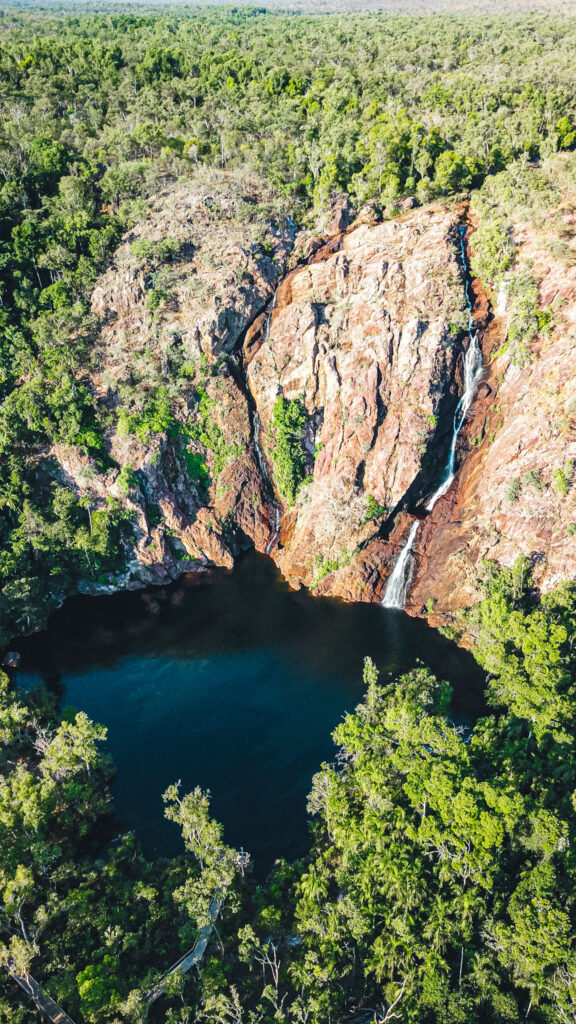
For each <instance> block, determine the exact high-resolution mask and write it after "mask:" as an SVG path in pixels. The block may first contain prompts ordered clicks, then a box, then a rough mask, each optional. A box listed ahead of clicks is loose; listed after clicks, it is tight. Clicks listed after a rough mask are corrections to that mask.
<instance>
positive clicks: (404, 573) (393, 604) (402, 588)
mask: <svg viewBox="0 0 576 1024" xmlns="http://www.w3.org/2000/svg"><path fill="white" fill-rule="evenodd" d="M465 233H466V228H465V226H464V225H462V226H461V227H460V251H461V253H462V264H463V266H464V270H465V271H467V264H466V245H465V242H464V235H465ZM465 293H466V305H467V306H468V337H469V341H470V343H469V345H468V348H467V350H466V355H465V356H464V384H463V391H462V397H461V399H460V401H459V402H458V405H457V406H456V411H455V413H454V423H453V426H452V440H451V442H450V451H449V453H448V460H447V462H446V466H445V468H444V472H443V474H442V479H441V481H440V484H439V485H438V487H437V488H436V490H435V491H434V494H433V495H432V497H431V498H430V499H429V501H428V503H427V505H426V511H427V512H431V511H432V509H433V508H434V505H435V504H436V502H437V501H438V499H439V498H441V497H442V496H443V495H444V494H446V492H447V490H448V489H449V487H450V485H451V483H452V481H453V479H454V475H455V472H456V444H457V442H458V435H459V433H460V431H461V430H462V427H463V426H464V423H465V421H466V417H467V415H468V413H469V412H470V408H471V406H472V402H473V401H474V396H475V394H476V387H477V384H478V380H479V378H480V374H481V373H482V350H481V348H480V343H479V341H478V332H477V331H475V330H474V329H473V328H474V317H473V316H472V305H473V304H472V299H471V297H470V283H469V281H468V277H466V287H465ZM419 525H420V521H419V520H418V519H415V520H414V522H413V523H412V526H411V527H410V532H409V534H408V537H407V539H406V543H405V544H404V547H403V548H402V550H401V551H400V554H399V555H398V558H397V560H396V564H395V566H394V569H393V570H392V573H391V574H390V577H389V579H388V583H387V584H386V590H385V593H384V598H383V600H382V604H383V605H384V607H385V608H403V607H404V605H405V604H406V597H407V594H408V588H409V586H410V582H411V577H412V569H413V559H412V548H413V547H414V541H415V540H416V534H417V533H418V527H419Z"/></svg>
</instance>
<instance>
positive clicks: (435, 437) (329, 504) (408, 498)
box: [245, 209, 464, 599]
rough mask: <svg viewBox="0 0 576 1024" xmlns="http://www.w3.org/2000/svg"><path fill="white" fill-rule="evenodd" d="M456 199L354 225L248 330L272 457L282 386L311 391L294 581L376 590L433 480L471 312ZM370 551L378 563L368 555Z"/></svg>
mask: <svg viewBox="0 0 576 1024" xmlns="http://www.w3.org/2000/svg"><path fill="white" fill-rule="evenodd" d="M458 217H459V211H458V210H453V211H447V210H445V209H427V210H416V211H413V212H411V213H409V214H406V215H404V216H403V217H401V218H399V219H397V220H391V221H388V222H386V223H382V224H374V223H372V224H361V225H359V226H352V228H350V229H349V230H348V231H347V232H346V233H345V234H343V235H342V236H341V237H340V238H339V239H337V240H336V243H335V241H334V240H333V241H332V243H331V244H330V245H329V246H327V247H326V248H325V250H324V251H322V250H320V251H319V252H317V253H316V254H315V257H314V260H313V262H310V263H308V264H307V265H306V266H303V267H300V268H298V269H296V270H294V271H293V272H292V273H291V274H289V275H288V276H287V277H286V278H285V280H284V281H283V282H282V284H281V286H280V288H279V289H278V292H277V295H276V302H275V306H274V309H273V311H272V313H271V316H269V317H268V318H267V319H266V321H265V322H264V323H263V324H257V325H255V327H254V329H253V330H252V331H250V332H249V333H248V336H247V339H246V344H245V350H246V362H247V364H248V383H249V386H250V390H251V392H252V395H253V396H254V399H255V402H256V406H257V409H258V412H259V416H260V421H261V424H262V434H261V446H262V448H263V450H264V451H265V453H267V454H268V456H269V457H270V460H271V462H272V461H273V453H274V445H275V430H274V416H273V413H274V406H275V402H276V400H277V397H278V395H282V396H283V398H284V399H287V400H288V401H290V400H296V399H299V400H301V401H302V402H303V404H304V406H305V409H306V413H307V425H306V428H305V443H306V446H307V450H308V478H307V480H306V482H305V484H303V486H302V487H301V488H300V491H299V493H298V496H297V499H296V501H295V503H294V505H293V506H291V507H289V506H288V505H287V503H286V502H284V503H283V507H282V511H283V520H282V530H281V533H280V537H279V543H278V545H277V547H276V548H275V550H274V557H275V559H276V561H277V563H278V565H279V567H280V568H281V570H282V572H283V573H284V575H285V576H286V577H287V578H288V579H289V580H290V582H291V583H292V584H293V585H299V584H301V583H302V584H304V585H306V586H318V587H319V588H320V589H321V590H322V592H329V593H332V594H338V595H340V596H345V597H347V598H351V599H362V598H364V599H366V598H369V597H371V596H373V594H374V593H375V591H376V590H377V588H378V586H379V583H380V580H381V578H382V574H383V572H385V570H386V566H387V564H388V562H389V560H390V557H391V552H393V550H394V547H393V545H392V546H391V545H390V544H389V543H387V541H386V539H385V536H386V533H387V532H388V530H389V528H390V527H391V526H392V523H393V518H392V517H393V516H394V514H395V513H396V512H397V510H398V509H399V508H400V507H402V506H404V505H406V504H410V503H416V502H417V501H418V499H419V498H421V497H422V496H423V495H424V494H425V493H426V491H427V490H429V489H430V488H431V487H432V486H433V484H434V481H435V472H436V469H435V463H436V453H437V452H438V450H441V449H442V447H443V445H444V443H445V428H446V423H447V421H448V419H449V417H450V415H451V413H452V412H453V408H454V404H455V401H456V395H457V379H456V369H457V365H458V359H459V354H460V352H461V343H462V325H463V323H464V293H463V268H462V265H461V260H460V257H459V244H458ZM368 559H370V567H369V568H368Z"/></svg>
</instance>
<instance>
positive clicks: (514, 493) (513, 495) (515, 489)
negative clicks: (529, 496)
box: [506, 476, 522, 503]
mask: <svg viewBox="0 0 576 1024" xmlns="http://www.w3.org/2000/svg"><path fill="white" fill-rule="evenodd" d="M521 488H522V483H521V481H520V477H519V476H517V477H514V479H513V480H511V481H510V483H509V484H508V488H507V491H506V498H507V499H508V501H509V502H511V503H512V502H514V501H516V499H517V498H518V495H519V494H520V490H521Z"/></svg>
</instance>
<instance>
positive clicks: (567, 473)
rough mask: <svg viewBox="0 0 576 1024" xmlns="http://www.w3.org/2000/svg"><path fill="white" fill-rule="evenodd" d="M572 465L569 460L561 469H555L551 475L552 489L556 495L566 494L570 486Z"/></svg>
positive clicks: (572, 471)
mask: <svg viewBox="0 0 576 1024" xmlns="http://www.w3.org/2000/svg"><path fill="white" fill-rule="evenodd" d="M573 473H574V463H573V462H572V460H571V459H569V460H568V461H567V462H565V463H564V466H563V467H562V468H561V469H555V470H554V472H553V473H552V487H553V488H554V490H555V491H556V493H557V494H568V491H569V490H570V487H571V485H572V475H573Z"/></svg>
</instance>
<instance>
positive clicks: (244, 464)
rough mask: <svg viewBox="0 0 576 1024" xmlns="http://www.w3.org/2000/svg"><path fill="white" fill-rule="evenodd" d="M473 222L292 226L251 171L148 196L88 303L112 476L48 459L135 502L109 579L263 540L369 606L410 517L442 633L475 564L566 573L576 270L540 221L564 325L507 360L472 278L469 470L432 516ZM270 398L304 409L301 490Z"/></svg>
mask: <svg viewBox="0 0 576 1024" xmlns="http://www.w3.org/2000/svg"><path fill="white" fill-rule="evenodd" d="M562 209H563V213H562V216H563V217H564V218H565V219H566V220H567V222H568V221H569V220H570V217H573V216H574V215H573V212H572V211H573V207H572V206H570V203H569V202H568V200H566V201H565V203H564V206H563V208H562ZM397 213H398V211H397ZM465 216H468V210H467V207H465V206H464V205H463V204H455V205H453V206H452V207H451V208H447V207H445V206H442V205H440V204H436V205H432V206H430V207H428V208H420V209H410V210H405V211H400V215H399V216H398V215H396V216H395V217H394V218H393V219H391V218H384V219H382V218H381V217H380V218H379V217H378V216H376V214H375V213H374V212H373V211H371V210H369V209H366V210H364V211H363V212H362V215H361V216H360V217H359V218H358V219H357V220H356V221H355V222H354V223H352V224H348V220H349V217H347V215H346V211H345V210H344V211H343V210H340V211H339V212H337V215H336V216H334V217H333V218H332V221H331V222H330V223H329V224H328V226H327V227H325V228H324V231H323V232H318V231H317V232H316V233H315V232H313V231H309V232H308V233H306V234H304V233H301V234H300V235H299V236H298V237H297V236H296V232H295V229H294V225H293V224H292V222H291V221H290V220H289V218H288V219H287V218H286V217H285V216H284V217H283V218H278V223H277V224H276V225H275V224H274V217H273V211H272V210H271V208H270V206H266V204H265V202H264V199H263V197H262V196H260V195H258V194H257V193H256V192H255V190H254V188H252V186H251V185H250V183H249V182H245V181H242V182H238V181H235V182H231V181H228V180H225V177H224V176H221V177H219V178H216V179H215V180H214V181H213V182H211V183H210V185H208V186H206V187H205V188H203V189H201V190H199V189H197V188H192V187H191V186H190V185H187V184H182V185H180V186H179V187H177V188H176V189H174V190H172V191H170V192H166V193H165V194H162V195H160V196H158V198H157V199H156V200H155V202H154V203H153V204H152V205H151V208H150V210H149V213H148V216H147V218H146V219H145V220H144V221H143V223H142V224H141V225H139V226H137V227H135V228H134V229H133V231H132V232H131V233H130V234H129V235H128V236H127V237H126V239H125V240H124V242H123V244H122V245H121V246H120V248H119V249H118V251H117V253H116V257H115V261H114V265H113V266H112V267H110V269H109V271H108V272H107V273H106V274H105V275H104V276H103V278H102V279H101V280H100V281H99V282H98V285H97V287H96V289H95V291H94V295H93V311H94V314H95V316H96V317H97V318H98V332H97V338H96V344H95V354H94V371H93V375H92V383H93V389H94V393H95V395H96V397H97V399H98V402H99V404H100V406H101V408H102V409H103V410H104V411H105V415H106V416H107V417H108V422H109V429H108V435H107V436H108V444H109V450H110V456H111V463H110V465H111V466H114V468H111V469H110V470H108V471H107V472H106V473H105V474H102V473H100V474H95V473H94V472H93V467H91V466H90V464H89V460H88V459H87V458H85V457H82V456H79V455H78V454H77V453H76V452H75V451H74V450H72V449H66V450H59V451H57V452H52V453H50V454H51V455H52V456H54V455H56V457H57V458H58V460H59V462H60V466H61V470H62V476H63V478H64V479H65V480H66V481H67V482H68V483H69V484H70V485H71V486H73V487H74V488H75V489H76V490H77V491H78V492H81V493H84V494H88V495H89V497H90V501H91V502H92V504H93V507H98V504H99V503H102V502H104V500H105V498H106V496H107V495H108V494H113V495H115V496H116V497H119V498H121V499H122V500H123V502H124V503H125V504H126V505H128V507H129V508H130V509H131V510H132V513H133V525H134V546H133V548H132V549H131V550H127V552H126V571H125V572H124V574H123V575H122V576H121V577H117V578H111V579H110V580H108V581H107V583H106V584H103V585H104V586H107V587H110V588H117V587H120V586H128V587H132V586H142V585H145V584H146V583H151V582H164V581H166V580H169V579H173V578H175V577H176V576H177V575H178V574H179V573H181V572H183V571H196V570H199V569H202V568H204V567H206V566H209V565H222V566H226V567H231V566H232V565H233V561H234V558H235V556H236V555H237V553H238V552H239V551H240V550H241V549H242V548H243V547H246V546H248V545H255V546H256V548H257V549H258V550H260V551H268V552H269V553H270V554H271V556H272V557H273V558H274V559H275V561H276V563H277V564H278V566H279V568H280V570H281V571H282V573H283V574H284V575H285V577H286V578H287V579H288V580H289V581H290V583H291V584H292V585H293V586H300V585H305V586H307V587H311V588H313V589H314V591H315V592H316V593H318V594H331V595H334V596H340V597H342V598H344V599H346V600H368V601H369V600H378V599H380V597H381V595H382V590H383V586H384V584H385V580H386V577H387V576H388V574H389V572H390V569H391V566H392V565H393V564H394V561H395V559H396V558H397V556H398V552H399V550H400V548H401V546H402V543H403V542H404V540H405V538H406V535H407V533H408V531H409V528H410V523H411V522H412V521H413V516H414V515H420V516H421V517H422V519H423V522H422V524H421V528H420V529H419V531H418V535H417V542H416V546H415V552H414V555H415V559H414V573H413V579H412V585H411V588H410V594H409V599H408V605H407V609H408V611H410V612H411V613H413V614H421V613H423V612H427V614H431V615H432V618H433V621H434V622H442V621H446V619H447V617H449V616H450V614H451V613H452V612H454V611H456V610H457V609H458V608H459V607H461V606H463V605H465V604H469V603H470V602H472V601H474V600H476V599H477V597H478V595H479V584H478V579H479V569H480V563H481V560H482V559H483V558H484V557H489V558H496V559H497V560H499V561H501V562H502V563H504V564H509V563H511V562H512V561H513V560H514V558H515V557H516V555H517V554H518V553H519V552H520V551H523V552H525V553H529V554H531V555H533V556H534V560H535V569H536V575H537V579H538V581H539V582H540V583H541V584H542V586H543V587H544V588H546V587H549V586H551V585H553V584H554V583H555V582H557V581H558V580H559V579H560V578H562V577H565V576H574V575H575V574H576V538H575V537H574V534H576V525H574V524H575V523H576V488H572V486H571V474H570V463H571V460H576V438H575V431H574V428H575V423H576V394H575V391H574V373H573V367H572V365H571V352H572V350H573V333H574V324H575V323H576V271H575V270H574V269H573V268H572V267H570V268H569V269H568V270H566V269H565V268H564V269H562V267H561V265H560V264H559V263H558V261H557V260H555V258H554V257H553V255H551V253H550V249H549V247H548V248H546V246H544V247H543V246H542V244H541V243H540V242H539V240H538V234H537V232H536V231H535V230H534V228H533V226H532V225H531V224H530V223H528V222H526V223H523V224H518V225H516V228H515V242H516V246H517V250H518V254H519V259H520V261H521V262H524V263H526V265H529V266H530V267H531V268H532V272H533V273H534V274H535V275H536V277H537V279H538V282H539V286H540V304H541V306H542V308H544V307H546V306H552V307H554V310H555V316H554V318H553V328H552V330H551V331H550V333H549V334H548V335H541V336H540V337H539V338H538V339H537V340H536V342H535V344H534V345H533V349H534V351H533V358H532V360H531V361H530V362H529V363H528V364H527V365H526V366H525V367H523V368H518V367H517V366H515V365H514V364H513V363H512V361H511V358H510V355H509V353H507V351H506V350H505V344H504V343H505V339H506V331H507V324H508V317H509V311H508V310H507V307H506V296H505V294H504V292H503V294H502V295H501V297H500V303H499V305H498V307H497V309H496V310H495V311H494V310H492V308H491V306H490V304H489V302H488V299H487V298H486V295H485V294H484V292H483V289H482V286H481V284H480V283H479V282H475V284H474V287H473V292H474V296H475V317H476V324H477V326H478V328H479V330H480V335H481V344H482V348H483V353H484V359H485V364H486V369H485V375H484V381H483V382H482V384H481V385H480V387H479V390H478V395H477V398H476V401H475V403H474V407H473V412H472V415H471V416H470V418H469V421H468V423H467V424H466V426H465V429H464V430H463V431H462V434H461V437H460V439H459V449H458V473H457V477H456V480H455V482H454V484H453V486H452V487H451V488H450V490H449V491H448V493H447V494H446V495H445V496H444V497H443V498H442V499H440V500H439V501H438V503H437V505H436V506H435V508H434V510H433V512H432V513H431V514H429V515H426V514H425V512H424V506H425V503H426V499H427V497H429V495H430V494H431V493H432V491H433V490H434V489H435V488H436V487H437V485H438V483H439V479H440V476H441V473H442V468H443V466H444V465H445V462H446V455H447V451H448V446H449V443H450V437H451V428H452V421H453V416H454V410H455V407H456V405H457V402H458V397H459V394H460V393H461V388H462V380H461V373H462V358H463V353H464V351H465V348H466V346H467V344H468V335H467V331H466V323H467V310H466V303H465V292H464V285H465V267H464V266H463V261H462V255H461V250H460V239H459V234H458V228H459V224H460V223H461V222H462V220H463V218H464V217H465ZM470 237H471V244H472V246H473V245H474V236H473V233H472V234H471V236H470ZM494 304H495V305H496V301H495V300H494ZM279 396H281V397H282V398H283V399H284V400H286V401H288V402H298V403H301V405H299V408H301V409H302V411H303V412H302V415H303V418H304V427H303V431H302V437H301V439H300V441H299V443H300V444H301V446H302V451H301V453H300V454H301V459H302V463H303V466H304V480H303V482H302V483H301V484H300V486H299V488H298V492H297V494H296V497H295V499H294V500H289V499H288V498H287V496H286V494H283V493H282V488H281V487H279V485H278V473H277V446H278V425H277V422H275V409H276V407H277V402H278V398H279ZM562 474H564V475H563V476H562Z"/></svg>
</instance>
